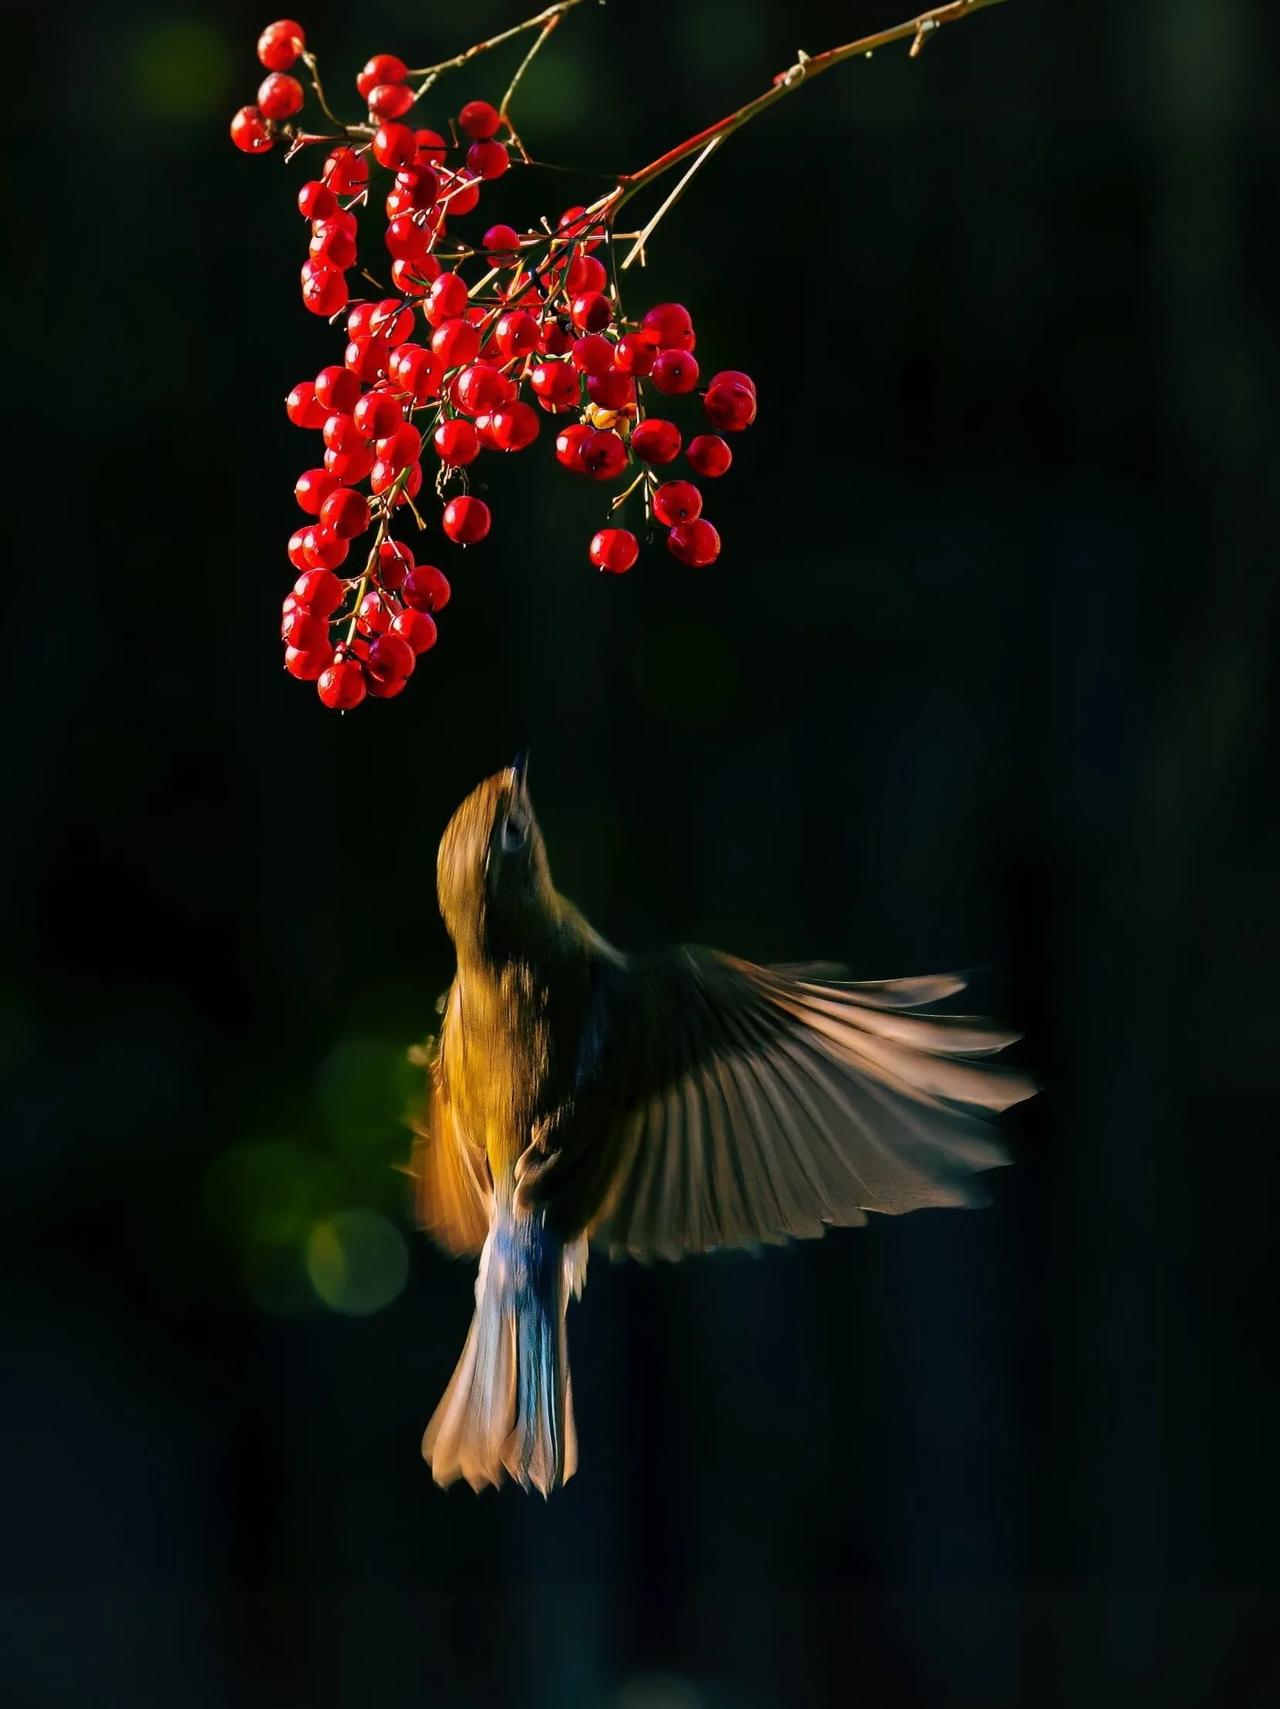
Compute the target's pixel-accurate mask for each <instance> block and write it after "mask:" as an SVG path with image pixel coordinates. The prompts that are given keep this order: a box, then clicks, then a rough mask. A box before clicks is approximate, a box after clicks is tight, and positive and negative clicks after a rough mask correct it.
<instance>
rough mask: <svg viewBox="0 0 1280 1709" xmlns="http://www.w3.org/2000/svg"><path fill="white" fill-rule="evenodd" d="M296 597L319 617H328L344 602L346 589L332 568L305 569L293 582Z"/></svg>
mask: <svg viewBox="0 0 1280 1709" xmlns="http://www.w3.org/2000/svg"><path fill="white" fill-rule="evenodd" d="M293 592H294V597H295V598H296V599H297V600H298V602H299V604H301V605H306V606H309V607H310V608H311V610H312V611H314V612H315V614H316V616H317V617H328V616H329V615H330V613H331V612H334V611H336V610H337V609H338V607H339V606H340V605H341V604H342V600H343V595H344V593H345V589H344V588H343V585H342V583H341V582H340V581H339V580H338V578H337V576H335V575H334V573H333V571H332V570H304V571H303V572H302V574H301V575H300V576H299V577H298V579H297V581H296V582H294V584H293Z"/></svg>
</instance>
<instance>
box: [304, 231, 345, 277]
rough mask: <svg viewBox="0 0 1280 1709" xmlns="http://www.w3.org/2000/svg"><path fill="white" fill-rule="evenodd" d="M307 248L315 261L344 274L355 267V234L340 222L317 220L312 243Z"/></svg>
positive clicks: (312, 232)
mask: <svg viewBox="0 0 1280 1709" xmlns="http://www.w3.org/2000/svg"><path fill="white" fill-rule="evenodd" d="M307 247H308V252H309V253H310V256H311V259H312V260H313V261H324V262H327V263H328V265H329V266H331V267H337V268H339V269H340V270H341V271H342V272H346V270H347V268H348V267H354V266H355V260H356V239H355V233H354V232H353V231H349V230H348V229H347V227H346V226H345V225H344V224H343V223H342V222H341V221H340V220H336V219H333V220H316V221H315V223H314V224H313V225H312V227H311V241H310V243H309V244H308V246H307Z"/></svg>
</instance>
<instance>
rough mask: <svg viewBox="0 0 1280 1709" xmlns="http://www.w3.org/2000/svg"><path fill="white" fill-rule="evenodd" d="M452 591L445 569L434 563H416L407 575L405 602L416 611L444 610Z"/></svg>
mask: <svg viewBox="0 0 1280 1709" xmlns="http://www.w3.org/2000/svg"><path fill="white" fill-rule="evenodd" d="M451 591H452V590H451V589H450V587H449V578H448V577H447V576H446V575H445V573H444V571H443V570H438V569H437V568H436V567H435V565H434V564H415V565H414V566H413V568H412V569H411V570H410V572H409V574H408V575H407V576H406V577H405V581H404V602H405V604H406V605H409V606H412V607H413V609H414V610H415V611H443V610H444V608H445V606H446V605H448V603H449V594H450V592H451Z"/></svg>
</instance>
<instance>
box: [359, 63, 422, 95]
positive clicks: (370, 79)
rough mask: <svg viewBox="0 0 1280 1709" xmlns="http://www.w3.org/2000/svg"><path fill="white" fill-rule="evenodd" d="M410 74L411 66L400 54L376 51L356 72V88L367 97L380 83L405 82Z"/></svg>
mask: <svg viewBox="0 0 1280 1709" xmlns="http://www.w3.org/2000/svg"><path fill="white" fill-rule="evenodd" d="M408 75H409V67H408V66H407V65H406V64H405V62H404V61H403V60H402V59H401V58H400V56H399V55H398V54H394V53H375V54H374V56H373V58H372V59H370V60H366V61H365V67H364V70H363V71H361V72H358V73H357V74H356V88H357V89H358V90H359V92H360V93H361V94H362V95H363V96H364V97H365V98H366V99H367V98H368V96H369V95H370V94H371V93H372V91H373V90H375V89H376V88H377V87H378V85H379V83H403V82H404V80H405V79H406V78H407V77H408Z"/></svg>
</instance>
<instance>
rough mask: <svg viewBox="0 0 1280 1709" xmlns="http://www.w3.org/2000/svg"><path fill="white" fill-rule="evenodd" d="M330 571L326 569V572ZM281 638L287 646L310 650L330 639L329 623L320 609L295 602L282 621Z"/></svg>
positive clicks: (305, 650)
mask: <svg viewBox="0 0 1280 1709" xmlns="http://www.w3.org/2000/svg"><path fill="white" fill-rule="evenodd" d="M328 573H329V572H328V571H327V570H326V571H325V574H326V575H327V574H328ZM335 579H336V578H335ZM280 639H281V640H282V641H283V642H285V643H286V645H287V646H290V647H297V648H299V649H300V650H301V651H303V652H310V651H312V650H313V649H314V648H317V647H323V646H324V644H325V642H326V641H327V640H328V639H329V625H328V624H327V623H326V622H325V620H324V618H323V617H322V616H321V615H320V613H319V612H318V611H312V610H311V609H310V608H309V607H308V606H305V605H299V604H294V605H293V606H292V607H291V608H290V609H289V610H288V611H286V612H285V614H284V618H283V620H282V621H281V624H280Z"/></svg>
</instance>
